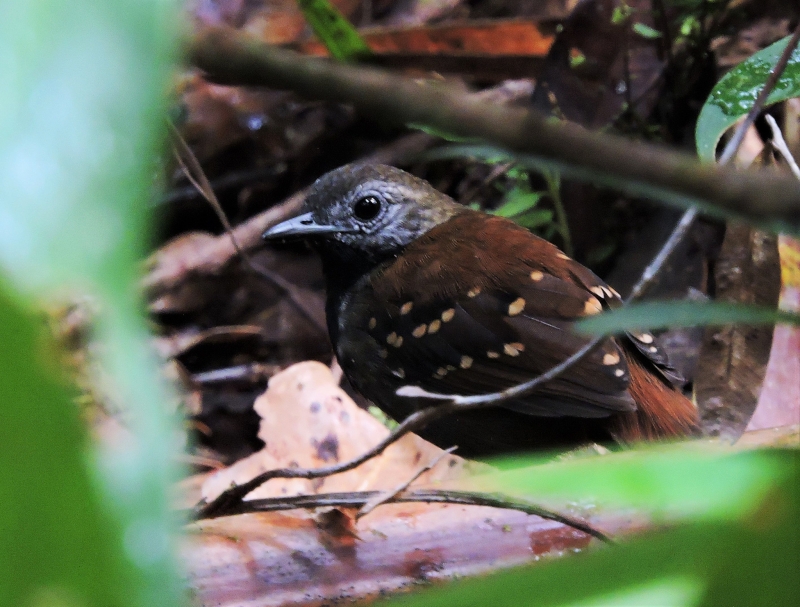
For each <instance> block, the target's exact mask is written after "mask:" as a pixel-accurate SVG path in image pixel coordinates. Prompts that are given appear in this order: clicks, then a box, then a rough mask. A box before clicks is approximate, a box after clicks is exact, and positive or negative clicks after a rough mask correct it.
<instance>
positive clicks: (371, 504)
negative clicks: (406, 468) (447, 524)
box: [356, 446, 458, 520]
mask: <svg viewBox="0 0 800 607" xmlns="http://www.w3.org/2000/svg"><path fill="white" fill-rule="evenodd" d="M456 449H458V447H457V446H455V447H450V448H449V449H445V450H444V451H442V452H441V453H439V454H438V455H437V456H436V457H434V458H433V459H432V460H430V461H429V462H428V463H427V464H425V465H424V466H422V467H421V468H420V469H419V470H417V471H416V472H415V473H414V474H413V475H411V477H409V478H408V479H407V480H405V481H403V482H402V483H400V484H399V485H397V486H396V487H394V488H393V489H387V490H386V491H381V492H379V493H378V494H377V495H376V496H375V497H373V498H371V499H369V500H367V502H366V503H365V504H364V505H363V506H362V507H361V509H360V510H359V511H358V513H357V514H356V520H358V519H360V518H361V517H362V516H365V515H367V514H369V513H370V512H372V511H373V510H375V508H377V507H378V506H380V505H381V504H385V503H387V502H389V501H391V500H392V499H394V498H395V497H397V496H398V495H400V494H401V493H403V491H405V490H406V489H408V487H409V485H411V483H413V482H414V481H415V480H417V479H418V478H419V477H420V476H422V475H423V474H425V473H426V472H427V471H428V470H430V469H431V468H433V467H435V466H436V464H438V463H439V462H440V461H442V459H444V458H445V457H447V456H448V455H450V454H451V453H452V452H453V451H455V450H456Z"/></svg>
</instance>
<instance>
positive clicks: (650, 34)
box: [633, 21, 661, 40]
mask: <svg viewBox="0 0 800 607" xmlns="http://www.w3.org/2000/svg"><path fill="white" fill-rule="evenodd" d="M633 31H634V32H636V33H637V34H639V35H640V36H641V37H642V38H646V39H647V40H657V39H658V38H661V32H659V31H658V30H657V29H653V28H652V27H650V26H649V25H646V24H644V23H639V22H638V21H637V22H636V23H634V24H633Z"/></svg>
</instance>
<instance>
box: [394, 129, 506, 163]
mask: <svg viewBox="0 0 800 607" xmlns="http://www.w3.org/2000/svg"><path fill="white" fill-rule="evenodd" d="M406 126H408V128H410V129H416V130H418V131H422V132H423V133H425V134H427V135H431V136H433V137H439V138H440V139H444V140H445V141H450V142H452V143H478V142H480V141H481V140H480V139H478V138H476V137H461V136H460V135H454V134H453V133H449V132H447V131H443V130H442V129H439V128H436V127H435V126H430V125H427V124H422V123H418V122H412V123H409V124H408V125H406ZM501 161H502V160H501V159H500V158H495V159H493V160H487V161H486V162H487V163H490V164H491V163H496V162H501Z"/></svg>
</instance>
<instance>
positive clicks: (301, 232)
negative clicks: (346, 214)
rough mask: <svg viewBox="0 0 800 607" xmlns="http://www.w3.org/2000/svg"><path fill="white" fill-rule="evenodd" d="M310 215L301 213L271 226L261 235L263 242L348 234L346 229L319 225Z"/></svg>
mask: <svg viewBox="0 0 800 607" xmlns="http://www.w3.org/2000/svg"><path fill="white" fill-rule="evenodd" d="M311 215H312V214H311V213H303V214H302V215H298V216H297V217H293V218H292V219H287V220H286V221H283V222H281V223H279V224H278V225H275V226H272V227H271V228H270V229H269V230H267V231H266V232H264V233H263V234H262V235H261V238H263V239H264V240H273V239H276V238H287V237H290V236H313V235H315V234H335V233H336V232H350V231H351V230H349V229H346V228H340V227H337V226H328V225H321V224H318V223H317V222H315V221H314V218H313V217H312V216H311Z"/></svg>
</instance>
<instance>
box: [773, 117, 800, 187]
mask: <svg viewBox="0 0 800 607" xmlns="http://www.w3.org/2000/svg"><path fill="white" fill-rule="evenodd" d="M765 118H766V120H767V124H768V125H769V128H770V129H772V147H774V148H775V149H776V150H778V152H780V155H781V156H783V159H784V160H785V161H786V163H787V164H788V165H789V169H791V171H792V174H793V175H794V176H795V177H797V178H798V179H800V167H798V166H797V162H796V161H795V159H794V156H792V152H791V150H790V149H789V146H788V145H786V140H785V139H784V138H783V133H781V130H780V128H778V123H777V122H775V119H774V118H773V117H772V116H770V115H769V114H767V115H766V116H765Z"/></svg>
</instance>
